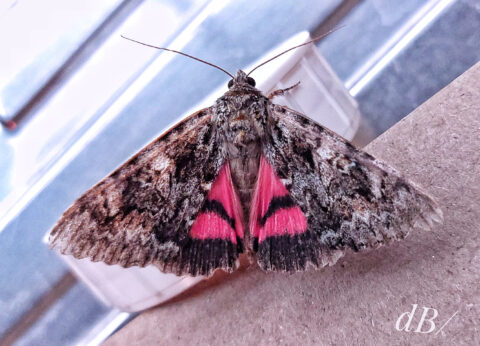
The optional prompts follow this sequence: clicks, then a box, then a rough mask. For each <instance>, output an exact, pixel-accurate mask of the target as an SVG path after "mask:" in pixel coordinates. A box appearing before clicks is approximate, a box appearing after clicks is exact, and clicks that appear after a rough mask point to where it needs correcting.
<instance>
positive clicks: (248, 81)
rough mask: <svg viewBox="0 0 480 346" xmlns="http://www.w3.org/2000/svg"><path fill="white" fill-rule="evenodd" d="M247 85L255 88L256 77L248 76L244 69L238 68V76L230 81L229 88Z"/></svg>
mask: <svg viewBox="0 0 480 346" xmlns="http://www.w3.org/2000/svg"><path fill="white" fill-rule="evenodd" d="M245 86H247V87H250V88H255V79H253V78H252V77H248V76H247V74H246V73H245V72H243V71H242V70H238V72H237V74H236V76H235V77H234V78H233V79H230V81H229V82H228V89H232V88H234V87H245Z"/></svg>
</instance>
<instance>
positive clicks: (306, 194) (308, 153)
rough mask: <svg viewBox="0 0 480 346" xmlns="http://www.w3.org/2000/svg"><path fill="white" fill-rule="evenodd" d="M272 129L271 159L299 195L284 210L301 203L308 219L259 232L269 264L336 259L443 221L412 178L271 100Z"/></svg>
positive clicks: (262, 258) (267, 151) (262, 259)
mask: <svg viewBox="0 0 480 346" xmlns="http://www.w3.org/2000/svg"><path fill="white" fill-rule="evenodd" d="M267 132H268V135H267V138H266V140H265V143H264V155H265V157H266V161H267V162H268V163H269V164H270V165H271V166H272V167H273V169H274V171H275V174H276V176H278V179H279V181H281V182H282V184H283V185H284V186H285V187H286V190H287V191H288V196H289V198H291V200H292V202H291V203H290V205H289V206H288V207H289V208H290V209H284V210H283V212H286V211H288V210H290V211H291V210H292V206H298V207H299V208H300V210H301V211H302V213H303V215H304V216H305V218H306V221H307V223H306V227H303V226H302V225H300V224H299V225H298V227H296V229H295V231H294V232H287V231H283V234H281V233H282V230H280V231H277V234H273V233H272V232H270V234H272V235H271V236H267V237H264V238H265V239H263V241H261V239H260V238H259V239H258V261H259V264H260V266H261V267H262V268H264V269H269V270H270V269H276V270H287V271H291V270H302V269H305V268H306V266H307V265H308V264H313V265H314V266H316V267H322V266H325V265H331V264H333V263H335V262H336V261H337V260H338V258H339V257H341V256H342V255H343V253H344V250H345V249H346V248H351V249H353V250H354V251H358V250H360V249H363V248H369V247H377V246H379V245H381V244H384V243H388V242H389V241H391V240H394V239H401V238H404V237H405V236H406V235H407V233H408V232H409V230H410V229H411V228H412V227H416V226H422V227H425V226H428V225H430V226H431V225H432V221H441V218H442V212H441V210H440V209H439V208H438V207H437V206H436V204H435V202H434V201H433V200H432V199H431V198H430V197H429V196H427V195H426V194H425V193H423V192H422V191H421V190H420V189H419V188H418V187H416V186H415V185H414V184H413V183H411V182H409V181H408V180H407V179H405V178H404V177H402V176H401V174H399V173H398V172H396V171H395V170H394V169H393V168H391V167H388V166H387V165H385V164H382V163H380V162H379V161H377V160H375V159H374V158H373V157H372V156H371V155H369V154H367V153H365V152H363V151H361V150H358V149H356V148H354V147H353V146H352V145H351V144H349V143H348V142H347V141H346V140H345V139H343V138H342V137H340V136H338V135H337V134H335V133H333V132H332V131H329V130H328V129H325V128H323V127H322V126H320V125H318V124H317V123H315V122H314V121H312V120H310V119H308V118H306V117H304V116H303V115H301V114H299V113H297V112H295V111H292V110H290V109H288V108H286V107H281V106H278V105H271V106H270V108H269V121H268V130H267ZM277 210H278V212H281V211H282V208H277ZM275 215H277V216H278V215H279V214H273V216H272V217H274V216H275ZM264 221H265V220H264ZM250 222H251V223H253V222H256V221H255V220H252V219H251V220H250Z"/></svg>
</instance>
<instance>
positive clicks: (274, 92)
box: [268, 82, 300, 100]
mask: <svg viewBox="0 0 480 346" xmlns="http://www.w3.org/2000/svg"><path fill="white" fill-rule="evenodd" d="M299 84H300V82H297V83H296V84H294V85H292V86H291V87H288V88H285V89H278V90H275V91H273V92H272V93H271V94H270V95H268V98H269V99H270V100H271V99H273V98H274V97H275V96H279V95H283V94H285V93H286V92H287V91H290V90H292V89H293V88H295V87H297V86H298V85H299Z"/></svg>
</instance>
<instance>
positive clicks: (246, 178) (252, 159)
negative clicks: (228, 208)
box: [227, 141, 261, 215]
mask: <svg viewBox="0 0 480 346" xmlns="http://www.w3.org/2000/svg"><path fill="white" fill-rule="evenodd" d="M227 152H228V160H229V162H230V167H231V172H232V173H231V174H232V181H233V184H234V185H235V188H236V190H237V192H238V196H239V197H240V200H241V202H242V207H243V209H244V211H245V212H246V214H245V215H248V210H250V201H251V198H252V193H253V189H254V187H255V182H256V180H257V175H258V167H259V162H260V154H261V146H260V142H258V141H256V142H251V143H250V144H249V145H246V146H237V145H235V144H234V143H227Z"/></svg>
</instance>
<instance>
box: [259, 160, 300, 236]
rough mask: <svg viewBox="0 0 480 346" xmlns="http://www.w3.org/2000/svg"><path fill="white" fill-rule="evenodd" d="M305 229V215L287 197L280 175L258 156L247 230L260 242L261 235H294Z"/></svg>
mask: <svg viewBox="0 0 480 346" xmlns="http://www.w3.org/2000/svg"><path fill="white" fill-rule="evenodd" d="M306 230H307V219H306V218H305V215H303V213H302V211H301V210H300V208H299V207H298V205H296V204H295V202H294V201H293V199H292V198H291V197H290V195H289V193H288V191H287V189H286V188H285V186H284V185H283V183H282V182H281V181H280V178H278V176H277V175H276V174H275V172H274V171H273V168H272V166H271V165H270V164H269V163H268V162H267V159H266V158H265V157H264V156H262V157H261V159H260V168H259V172H258V180H257V184H256V187H255V192H254V195H253V200H252V207H251V211H250V233H251V235H252V237H253V238H254V239H257V240H258V243H261V242H262V241H264V240H265V238H268V237H272V236H280V235H291V236H294V235H296V234H299V233H304V232H305V231H306Z"/></svg>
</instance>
